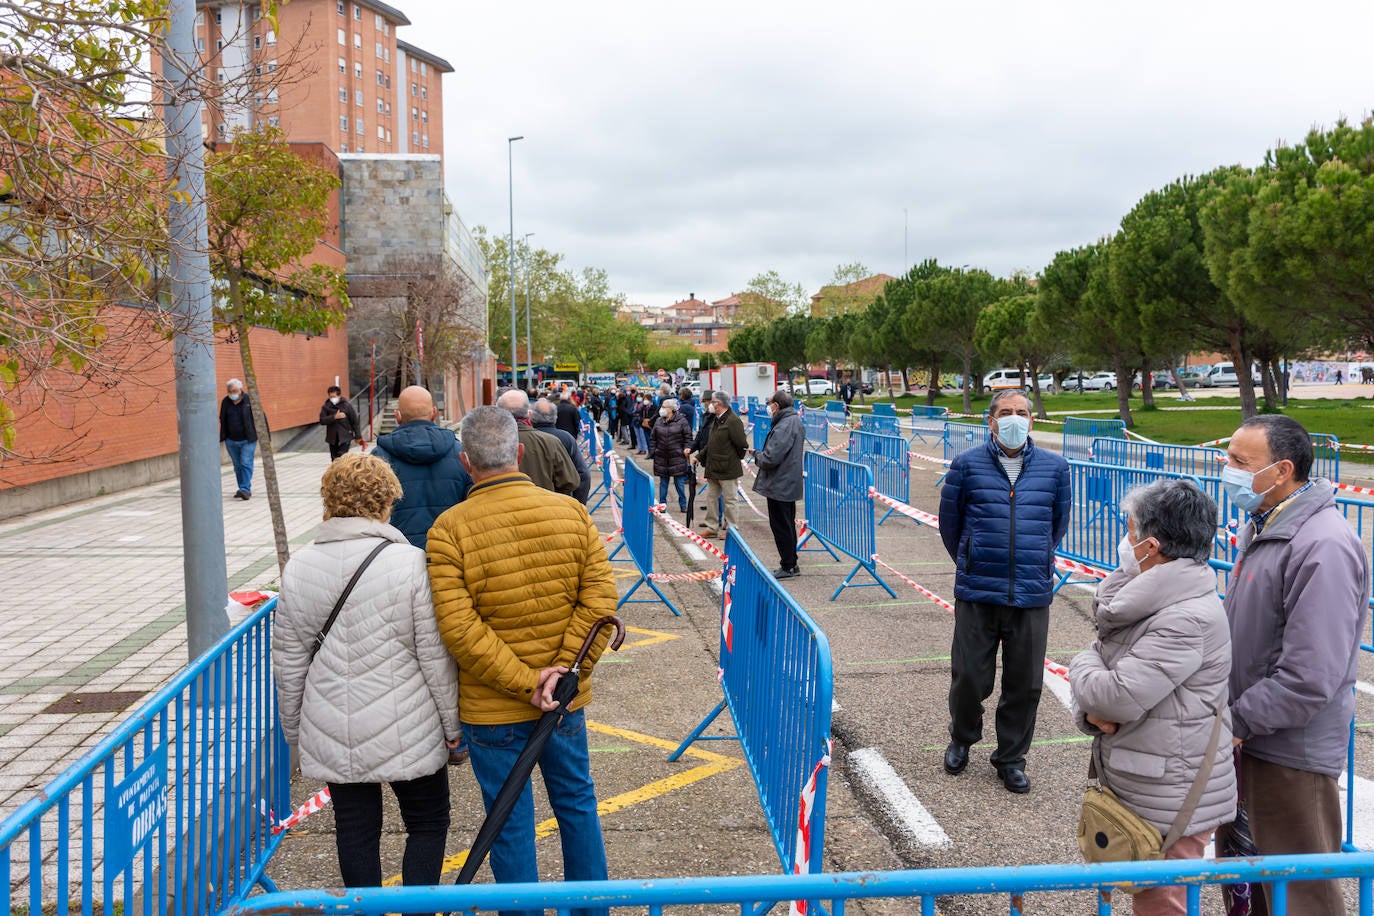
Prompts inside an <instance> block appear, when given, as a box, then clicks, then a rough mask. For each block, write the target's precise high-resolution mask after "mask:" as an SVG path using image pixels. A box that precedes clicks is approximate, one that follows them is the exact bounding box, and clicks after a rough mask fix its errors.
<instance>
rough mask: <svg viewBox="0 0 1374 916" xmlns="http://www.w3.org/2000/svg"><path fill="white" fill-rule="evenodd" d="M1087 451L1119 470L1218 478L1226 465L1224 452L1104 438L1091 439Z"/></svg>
mask: <svg viewBox="0 0 1374 916" xmlns="http://www.w3.org/2000/svg"><path fill="white" fill-rule="evenodd" d="M1089 448H1090V450H1091V452H1092V456H1093V457H1092V460H1093V461H1096V462H1098V463H1099V464H1112V465H1117V466H1119V467H1128V468H1145V469H1148V470H1152V471H1172V472H1174V473H1175V474H1190V475H1194V476H1203V477H1217V476H1218V475H1220V474H1221V469H1222V468H1224V467H1225V466H1226V453H1225V452H1224V451H1222V450H1221V449H1218V448H1199V447H1196V446H1191V445H1164V444H1160V443H1154V442H1135V441H1132V440H1130V439H1103V438H1098V439H1094V440H1093V441H1092V444H1091V445H1090V446H1089Z"/></svg>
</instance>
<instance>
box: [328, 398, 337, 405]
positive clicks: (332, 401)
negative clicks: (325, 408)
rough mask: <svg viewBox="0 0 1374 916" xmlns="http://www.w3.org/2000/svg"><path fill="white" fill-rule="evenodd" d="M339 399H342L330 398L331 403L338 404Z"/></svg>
mask: <svg viewBox="0 0 1374 916" xmlns="http://www.w3.org/2000/svg"><path fill="white" fill-rule="evenodd" d="M339 401H340V399H339V398H330V399H329V403H331V404H337V403H339Z"/></svg>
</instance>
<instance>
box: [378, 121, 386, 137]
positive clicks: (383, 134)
mask: <svg viewBox="0 0 1374 916" xmlns="http://www.w3.org/2000/svg"><path fill="white" fill-rule="evenodd" d="M377 139H378V140H385V139H386V128H385V127H383V126H382V125H380V124H378V125H377Z"/></svg>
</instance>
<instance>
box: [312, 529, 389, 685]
mask: <svg viewBox="0 0 1374 916" xmlns="http://www.w3.org/2000/svg"><path fill="white" fill-rule="evenodd" d="M390 543H391V542H390V541H386V540H384V541H382V542H381V543H380V544H378V545H377V546H376V547H374V548H373V550H372V552H371V553H370V554H368V555H367V559H365V560H363V562H362V565H360V566H359V567H358V569H357V571H356V572H355V573H353V578H352V579H349V580H348V584H347V585H345V586H344V590H343V594H341V595H339V600H338V601H335V602H334V610H332V611H330V612H329V619H328V620H326V621H325V622H324V626H322V627H320V632H318V633H316V634H315V642H314V644H313V645H312V646H311V647H310V661H311V662H313V661H314V660H315V653H317V652H319V651H320V646H322V645H324V638H325V637H326V636H328V635H329V628H330V627H332V626H334V621H335V620H336V619H337V618H338V616H339V611H342V610H343V606H344V602H345V601H347V600H348V596H349V595H350V594H352V592H353V586H355V585H357V584H358V579H360V578H361V577H362V574H363V570H365V569H367V567H368V566H370V565H371V564H372V561H373V560H375V559H376V558H377V554H379V553H381V552H382V551H383V550H386V548H387V545H388V544H390ZM308 664H309V662H307V665H308Z"/></svg>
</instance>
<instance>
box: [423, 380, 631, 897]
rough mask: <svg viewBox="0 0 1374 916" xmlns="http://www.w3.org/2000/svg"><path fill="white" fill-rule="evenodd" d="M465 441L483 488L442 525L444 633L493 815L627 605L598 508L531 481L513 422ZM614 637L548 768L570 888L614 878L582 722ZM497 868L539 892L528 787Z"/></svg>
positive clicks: (481, 428)
mask: <svg viewBox="0 0 1374 916" xmlns="http://www.w3.org/2000/svg"><path fill="white" fill-rule="evenodd" d="M461 435H462V441H463V452H462V461H463V464H464V466H465V467H466V468H467V469H468V473H470V474H471V475H472V480H473V484H472V488H471V489H470V490H468V496H467V499H466V500H465V501H463V502H462V503H459V504H458V505H456V506H454V507H453V508H451V509H449V510H448V511H446V512H445V513H444V514H443V515H440V516H439V518H438V520H437V521H435V523H434V526H433V527H432V528H431V529H430V532H429V541H428V544H427V553H428V559H429V578H430V583H431V585H432V587H433V592H434V614H435V617H436V618H437V619H438V622H439V633H440V635H441V636H442V637H443V640H444V643H445V645H447V646H448V650H449V653H450V654H452V656H453V658H454V659H455V660H456V661H457V662H458V669H459V678H458V693H459V700H458V710H459V717H460V718H461V720H462V725H463V737H464V739H465V740H466V742H467V744H468V747H469V748H471V757H470V759H471V761H472V769H473V772H474V774H475V775H476V776H477V782H478V784H479V785H480V786H481V788H482V800H483V803H484V804H485V805H487V806H488V807H490V805H491V803H492V801H493V799H494V798H495V797H496V793H497V792H498V791H499V790H500V788H501V784H502V783H503V782H504V781H505V779H506V776H507V775H508V774H509V773H510V771H511V768H512V765H513V763H514V762H515V758H516V757H517V756H518V755H519V753H520V749H521V748H522V747H524V745H525V739H526V738H527V737H528V736H529V734H530V732H531V731H532V730H533V728H534V724H535V722H536V721H537V720H538V719H539V717H540V716H541V715H542V714H543V713H544V712H546V711H548V710H551V709H554V708H556V707H557V704H556V703H555V702H554V700H553V698H552V695H553V688H554V685H555V684H556V683H557V682H558V678H559V676H560V675H562V674H563V673H564V672H566V671H567V670H568V667H569V666H570V665H571V664H572V661H573V658H574V656H575V655H576V654H577V651H578V649H580V648H581V647H582V642H583V640H584V639H585V638H586V636H587V634H588V633H589V632H591V628H592V625H593V624H594V623H595V622H596V621H597V620H598V619H599V618H601V617H604V616H606V615H609V614H614V613H615V605H616V597H617V595H616V587H615V578H614V576H613V574H612V572H611V565H610V563H609V561H608V560H607V558H606V547H605V544H604V543H603V542H602V540H601V536H600V535H599V534H598V533H597V530H596V525H595V524H593V522H592V520H591V517H590V516H589V515H588V514H587V510H586V508H585V507H584V506H582V505H581V504H580V503H579V502H577V500H575V499H573V498H572V497H570V496H564V495H562V494H559V493H552V492H550V491H548V490H544V489H541V488H540V487H537V486H535V485H534V483H532V482H531V481H530V479H529V478H528V477H526V476H525V475H524V474H521V473H520V471H519V467H518V465H519V461H520V451H521V446H520V444H519V439H518V437H517V433H516V424H515V420H514V419H513V418H512V417H511V415H510V413H509V412H508V411H505V410H501V409H499V408H495V407H478V408H475V409H473V410H472V411H470V412H469V413H468V414H467V416H465V417H464V418H463V423H462V427H461ZM609 638H610V634H609V631H608V632H605V633H603V634H602V635H601V636H599V637H598V639H597V641H596V643H595V645H593V647H592V651H591V652H590V653H589V654H588V656H587V658H586V660H585V661H584V662H583V663H582V668H581V681H580V686H579V688H578V693H577V697H576V698H575V699H574V700H573V701H572V703H570V704H569V708H570V709H571V712H570V713H569V714H568V716H567V718H565V719H564V720H563V724H562V725H561V726H559V728H558V729H556V730H555V731H554V733H553V737H552V738H551V739H550V741H549V743H548V745H547V747H546V748H545V749H544V752H543V754H542V755H541V756H540V758H539V768H540V771H541V773H542V774H543V777H544V784H545V786H546V788H547V789H548V794H549V804H550V805H551V806H552V808H553V812H554V816H555V817H556V818H557V819H558V828H559V831H560V835H561V839H562V846H563V874H564V877H565V879H566V880H569V881H593V880H604V879H605V878H606V849H605V844H604V842H603V840H602V836H601V821H600V819H599V818H598V816H597V813H596V794H595V788H594V786H593V785H592V778H591V770H590V764H589V759H588V753H587V728H586V718H585V716H584V713H583V711H582V710H583V707H585V706H586V705H587V703H588V702H590V701H591V698H592V691H591V675H592V672H593V669H594V666H595V663H596V660H597V659H598V658H599V657H600V655H601V652H602V650H604V649H605V647H606V643H607V641H608V640H609ZM491 870H492V874H493V875H494V876H495V878H496V880H497V881H498V882H502V883H510V882H526V881H538V880H539V869H538V866H537V864H536V862H535V848H534V793H533V790H532V789H531V788H530V786H529V784H526V786H525V791H524V794H523V795H522V796H521V798H520V800H519V801H518V802H517V803H516V806H515V809H514V810H513V811H512V812H511V816H510V820H509V821H507V822H506V826H505V828H504V829H503V830H502V831H501V835H500V836H499V837H498V838H497V840H496V843H495V845H494V846H493V847H492V850H491ZM532 912H534V913H537V912H538V911H532ZM573 912H574V913H578V914H588V916H590V914H596V913H604V912H606V911H605V910H592V909H585V910H574V911H573Z"/></svg>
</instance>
